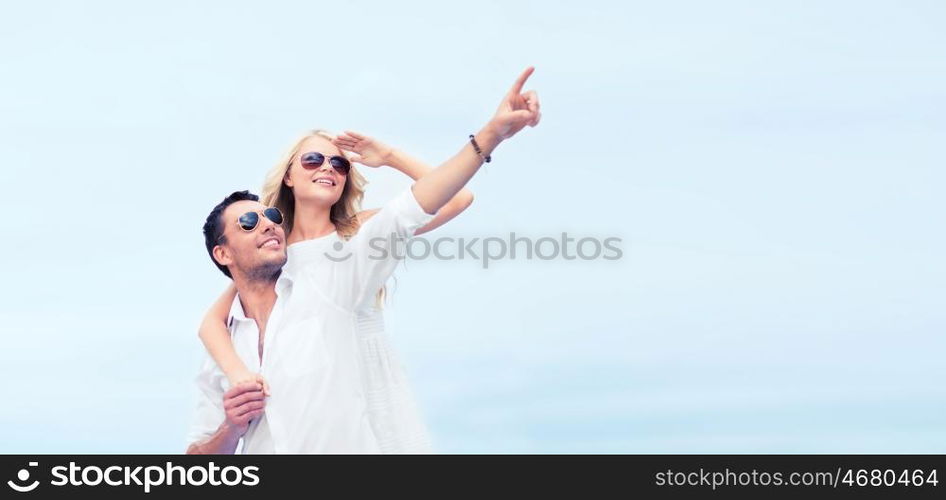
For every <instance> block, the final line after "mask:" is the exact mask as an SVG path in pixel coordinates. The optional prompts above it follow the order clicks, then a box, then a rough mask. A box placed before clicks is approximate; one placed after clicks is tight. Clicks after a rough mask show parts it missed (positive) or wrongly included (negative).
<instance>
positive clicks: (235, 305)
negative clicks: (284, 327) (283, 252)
mask: <svg viewBox="0 0 946 500" xmlns="http://www.w3.org/2000/svg"><path fill="white" fill-rule="evenodd" d="M275 286H276V297H277V300H278V297H279V296H280V295H283V294H284V293H286V291H288V290H291V289H292V277H291V276H289V274H288V273H287V272H286V270H285V269H283V270H282V272H281V273H279V277H278V278H276V285H275ZM235 321H249V318H247V317H246V313H245V312H244V311H243V303H242V302H240V292H237V293H236V295H234V296H233V302H231V303H230V317H229V318H227V327H228V328H229V327H232V326H233V323H234V322H235Z"/></svg>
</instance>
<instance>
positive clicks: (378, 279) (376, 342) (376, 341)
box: [284, 188, 436, 453]
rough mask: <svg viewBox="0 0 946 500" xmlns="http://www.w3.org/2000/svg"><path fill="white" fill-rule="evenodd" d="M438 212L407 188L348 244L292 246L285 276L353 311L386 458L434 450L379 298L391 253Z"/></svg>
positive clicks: (327, 240)
mask: <svg viewBox="0 0 946 500" xmlns="http://www.w3.org/2000/svg"><path fill="white" fill-rule="evenodd" d="M435 215H436V214H427V213H426V212H424V211H423V209H422V208H421V207H420V205H419V204H418V203H417V201H416V199H415V198H414V196H413V192H412V191H411V189H410V188H409V189H407V190H406V191H404V192H402V193H401V194H400V195H399V196H397V197H396V198H394V199H392V200H391V201H390V202H389V203H388V204H386V205H385V206H384V207H382V209H381V210H379V211H378V212H377V213H376V214H375V215H374V216H372V217H371V218H369V219H368V220H367V221H366V222H365V223H364V224H362V226H361V227H360V228H359V229H358V232H357V233H356V234H355V235H354V236H352V237H351V238H350V239H349V240H347V241H346V240H344V239H342V238H341V237H340V236H339V235H338V233H337V232H333V233H330V234H328V235H326V236H323V237H320V238H315V239H311V240H306V241H300V242H297V243H294V244H292V245H289V247H288V248H287V252H288V261H287V263H286V267H285V269H284V272H287V273H289V275H290V276H297V277H300V276H306V277H307V278H308V279H311V280H312V284H313V285H314V286H315V287H316V288H318V289H320V290H322V293H323V294H324V296H325V297H326V298H327V299H329V300H330V301H331V302H332V303H334V304H335V305H336V306H338V307H339V308H341V309H345V310H347V311H349V312H350V314H351V321H352V325H353V329H352V332H353V334H354V336H355V340H356V342H357V352H358V355H359V359H358V360H357V361H358V364H359V370H360V373H361V383H362V385H363V387H364V398H365V403H366V407H367V413H368V419H369V422H370V424H371V427H372V429H373V430H374V432H375V435H376V437H377V444H378V447H379V448H380V450H381V452H382V453H433V447H432V444H431V440H430V436H429V434H428V431H427V427H426V425H425V423H424V419H423V415H422V414H421V412H420V410H419V408H418V406H417V403H416V400H415V398H414V394H413V391H412V390H411V387H410V383H409V381H408V378H407V374H406V371H405V369H404V366H403V364H402V363H401V361H400V358H399V357H398V355H397V353H396V352H395V349H394V347H393V345H392V343H391V342H390V339H389V338H388V334H387V332H385V329H384V314H383V311H382V309H381V308H380V307H378V305H377V304H376V299H375V298H376V294H377V292H378V291H379V290H380V288H381V286H383V285H384V284H385V282H386V281H387V279H388V278H389V277H390V276H391V274H392V273H393V272H394V270H395V268H396V267H397V265H398V263H399V262H400V261H399V259H398V258H397V256H396V255H395V252H393V251H391V250H392V243H394V240H395V239H397V238H400V239H401V240H407V239H409V238H411V237H413V235H414V231H415V230H416V229H417V228H418V227H420V226H423V225H424V224H426V223H428V222H430V220H431V219H433V218H434V216H435Z"/></svg>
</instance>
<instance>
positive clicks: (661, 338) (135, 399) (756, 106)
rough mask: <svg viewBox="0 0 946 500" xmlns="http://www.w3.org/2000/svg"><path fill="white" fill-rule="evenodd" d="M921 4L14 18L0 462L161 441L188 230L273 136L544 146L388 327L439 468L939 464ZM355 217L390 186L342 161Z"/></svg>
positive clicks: (254, 167) (195, 270) (286, 140)
mask: <svg viewBox="0 0 946 500" xmlns="http://www.w3.org/2000/svg"><path fill="white" fill-rule="evenodd" d="M944 23H946V7H944V5H943V4H942V3H940V2H934V1H925V2H924V1H913V2H892V1H891V2H861V1H859V2H853V1H851V2H749V1H746V2H725V1H724V2H696V1H691V2H659V3H655V2H595V1H583V2H574V3H572V2H569V3H562V2H515V1H513V2H505V1H504V2H474V3H469V2H466V3H451V4H446V3H443V2H410V1H405V2H394V3H392V2H384V3H382V2H344V3H342V2H331V3H330V2H324V3H317V2H267V3H265V4H260V3H259V2H232V1H229V2H219V3H216V4H211V3H199V4H198V3H196V2H160V3H158V2H155V3H153V4H151V5H150V6H145V5H142V4H141V3H138V2H135V3H129V2H117V1H116V2H83V3H82V5H81V6H80V5H78V4H75V3H70V2H62V3H49V2H27V3H22V2H21V3H19V4H16V5H13V4H11V5H8V6H6V7H4V8H3V9H2V12H0V61H2V63H0V68H2V73H0V74H2V77H0V186H2V187H3V188H4V193H5V194H6V196H7V198H6V205H7V207H8V209H7V210H6V220H5V221H4V229H5V231H4V234H5V237H4V238H3V240H2V241H3V245H0V261H2V262H5V263H7V269H6V270H5V272H4V279H3V286H2V287H0V332H2V341H3V347H2V349H0V378H2V379H3V380H6V381H8V384H7V391H6V403H5V404H4V405H3V409H4V411H2V412H0V452H5V453H39V452H42V453H105V452H115V453H166V452H179V451H182V440H183V437H184V434H185V432H186V427H187V425H188V422H189V420H190V418H191V411H192V404H193V401H194V387H193V383H192V379H193V376H194V375H195V373H196V369H197V366H198V362H199V360H200V357H201V355H202V348H201V346H200V343H199V341H198V339H197V336H196V326H197V323H198V320H199V318H200V316H201V314H202V312H203V311H204V310H205V308H206V307H207V306H208V305H209V303H210V302H211V301H212V300H213V298H214V297H216V295H217V294H218V293H219V291H220V290H221V289H222V288H223V287H224V286H225V284H226V279H225V278H224V277H223V276H222V275H221V274H220V273H219V272H218V271H217V270H216V269H215V268H214V267H213V265H212V264H211V263H210V261H209V259H208V257H207V255H206V253H205V250H204V248H203V242H202V239H201V235H200V226H201V224H202V221H203V219H204V217H205V216H206V214H207V212H208V211H209V209H210V208H211V207H212V206H213V205H214V204H215V203H216V202H217V201H218V200H219V199H220V198H222V197H223V196H224V195H225V194H227V193H229V192H230V191H233V190H235V189H247V188H249V189H253V190H258V188H259V185H260V183H261V181H262V179H263V175H264V173H265V172H266V171H267V170H268V169H269V167H270V166H271V165H272V164H273V163H274V162H275V161H276V160H277V159H278V157H279V156H280V155H281V154H282V152H283V150H284V149H285V148H286V147H287V146H288V145H289V144H290V143H291V142H292V141H293V140H294V138H295V137H296V136H297V134H298V133H300V132H301V131H303V130H305V129H307V128H311V127H325V128H330V129H334V130H340V129H346V128H348V129H353V130H358V131H361V132H364V133H367V134H370V135H374V136H375V137H378V138H379V139H381V140H384V141H387V142H389V143H391V144H394V145H396V146H398V147H401V148H402V149H404V150H406V151H409V152H411V153H413V154H414V155H415V156H418V157H420V158H423V159H425V160H427V161H428V162H430V163H432V164H437V163H438V162H440V161H442V160H444V159H446V158H448V157H449V156H450V155H451V154H453V153H454V152H455V151H456V150H457V149H458V148H459V147H461V146H462V145H463V142H464V140H465V138H466V136H467V134H469V133H472V132H473V131H475V130H476V129H477V128H478V127H479V126H481V125H482V124H483V123H484V122H485V121H486V120H487V119H488V118H489V116H490V115H491V114H492V112H493V110H494V108H495V106H496V104H497V102H498V99H499V98H500V97H501V95H502V93H503V92H505V90H506V89H507V88H508V86H509V85H510V84H511V83H512V80H513V79H514V78H515V76H516V75H517V74H518V73H519V71H521V70H522V68H524V67H525V66H527V65H530V64H531V65H535V66H536V72H535V74H534V75H533V77H532V79H531V81H530V82H529V84H528V85H527V87H526V88H527V89H528V88H534V89H536V90H537V91H538V92H539V95H540V97H541V99H542V103H543V120H542V123H541V124H540V126H539V127H537V128H535V129H527V130H525V131H524V132H523V133H522V134H521V136H519V137H516V138H514V139H513V140H511V141H510V142H509V143H507V144H503V145H501V146H500V147H499V149H497V151H496V152H495V154H494V158H495V159H494V161H493V162H492V163H490V164H489V165H488V167H487V169H486V171H484V172H481V173H480V174H478V175H477V177H476V178H474V180H473V182H472V183H471V185H470V187H471V189H472V190H473V191H474V192H475V194H476V201H475V203H474V205H473V206H472V207H471V208H470V210H469V211H468V212H467V213H465V214H463V215H462V216H461V217H459V218H458V219H457V220H456V221H454V222H452V223H451V224H450V225H449V226H447V227H445V228H443V229H441V230H440V231H439V232H438V233H435V235H438V236H439V235H442V236H454V237H460V236H466V237H474V236H488V235H504V234H508V233H509V232H510V231H515V232H516V233H517V234H527V235H533V236H544V235H557V234H559V233H561V232H562V231H568V232H569V233H570V234H573V235H576V236H578V237H581V236H599V237H605V236H618V237H621V238H622V239H623V245H622V247H623V250H624V258H623V259H622V260H619V261H616V262H607V261H596V262H586V261H580V260H579V261H551V262H546V261H538V260H533V261H522V260H518V261H505V262H500V263H497V264H496V265H494V266H491V267H490V269H488V270H483V269H482V268H481V267H479V265H478V263H477V262H475V261H461V262H456V261H452V262H439V261H423V262H410V263H409V265H408V266H407V267H406V268H401V269H400V270H399V272H398V273H397V276H398V279H397V284H396V287H394V289H393V302H391V303H390V304H389V310H388V313H387V320H388V329H389V332H390V334H391V336H392V338H393V339H394V341H395V343H396V346H397V348H398V349H399V352H400V353H401V357H402V359H403V360H404V363H405V366H406V368H407V370H408V373H409V375H410V377H411V380H412V383H413V387H414V390H415V392H416V394H417V396H418V399H419V401H420V403H421V405H422V409H423V411H424V413H425V415H426V417H427V420H428V422H429V425H430V428H431V432H432V434H433V438H434V441H435V444H436V446H437V448H438V449H439V450H440V451H443V452H455V453H467V452H472V453H482V452H536V453H547V452H603V453H614V452H629V453H638V452H642V453H684V452H694V453H749V452H755V453H797V452H813V453H822V452H836V453H861V452H877V453H882V452H898V453H899V452H927V453H944V452H946V422H944V421H943V415H944V414H946V398H944V396H946V389H944V386H943V380H944V379H946V363H944V362H943V359H944V353H946V340H944V336H943V334H944V332H946V308H944V303H946V302H944V298H946V297H944V295H946V294H944V290H946V286H944V285H946V283H944V281H946V264H944V260H943V256H944V255H946V237H944V236H943V227H944V225H946V224H944V223H946V220H944V218H946V217H944V214H946V206H944V205H946V203H944V201H943V195H942V193H943V188H944V185H946V182H944V181H946V174H944V173H943V166H944V164H946V161H944V160H946V153H944V150H943V144H944V135H946V118H944V114H946V58H944V52H946V34H944V31H943V29H942V27H943V26H944ZM366 175H368V177H369V179H370V180H371V185H370V187H369V190H368V198H367V206H379V205H380V204H382V203H383V202H384V201H386V200H387V199H389V198H390V197H391V196H392V195H394V194H395V193H397V192H398V190H400V189H403V188H404V187H406V186H407V185H408V182H407V180H406V179H405V178H401V177H399V174H396V173H392V172H387V171H374V170H372V171H369V172H367V173H366Z"/></svg>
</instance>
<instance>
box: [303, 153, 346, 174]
mask: <svg viewBox="0 0 946 500" xmlns="http://www.w3.org/2000/svg"><path fill="white" fill-rule="evenodd" d="M328 162H329V165H331V166H332V168H334V169H335V171H336V172H338V173H339V174H341V175H348V171H349V170H351V162H350V161H348V158H345V157H344V156H338V155H335V156H330V157H329V158H328ZM299 163H301V164H302V168H305V169H307V170H312V169H316V168H319V167H321V166H322V164H323V163H325V155H323V154H322V153H319V152H317V151H312V152H309V153H302V155H300V156H299Z"/></svg>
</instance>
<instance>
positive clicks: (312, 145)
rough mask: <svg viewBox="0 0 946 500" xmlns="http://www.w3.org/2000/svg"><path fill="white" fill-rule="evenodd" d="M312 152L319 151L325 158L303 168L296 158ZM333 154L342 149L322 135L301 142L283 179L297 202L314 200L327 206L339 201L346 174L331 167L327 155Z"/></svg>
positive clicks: (339, 152)
mask: <svg viewBox="0 0 946 500" xmlns="http://www.w3.org/2000/svg"><path fill="white" fill-rule="evenodd" d="M312 152H316V153H322V155H323V156H325V161H324V162H323V163H322V165H321V166H319V167H315V168H306V167H303V166H302V163H301V162H300V161H299V158H301V157H302V156H303V155H305V154H306V153H312ZM335 155H339V156H342V152H341V150H339V149H338V148H337V147H336V146H335V145H334V144H332V142H331V141H329V140H328V139H326V138H324V137H320V136H311V137H308V138H306V139H305V140H304V141H303V142H302V146H300V147H299V152H298V153H296V155H295V156H294V157H293V158H292V164H291V165H290V166H289V171H288V172H286V178H285V180H284V181H283V182H285V183H286V185H287V186H289V187H290V188H292V194H293V196H295V198H296V200H297V201H305V202H309V203H312V202H316V203H319V204H323V205H327V206H332V205H334V204H335V203H336V202H338V200H339V198H341V197H342V190H343V189H344V188H345V182H347V181H348V176H347V175H342V174H340V173H338V172H337V171H336V170H335V168H333V167H332V164H331V162H330V161H329V157H331V156H335Z"/></svg>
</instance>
